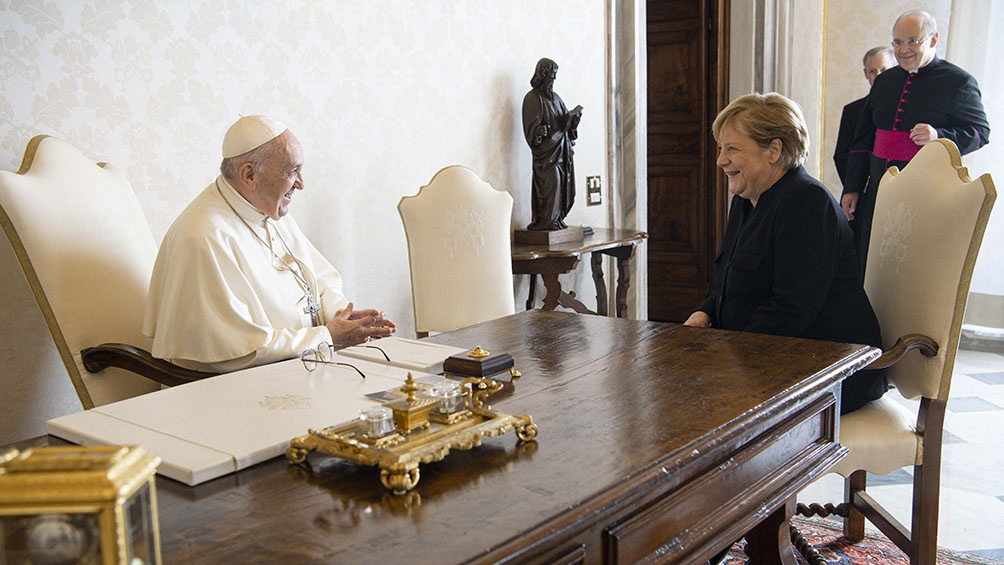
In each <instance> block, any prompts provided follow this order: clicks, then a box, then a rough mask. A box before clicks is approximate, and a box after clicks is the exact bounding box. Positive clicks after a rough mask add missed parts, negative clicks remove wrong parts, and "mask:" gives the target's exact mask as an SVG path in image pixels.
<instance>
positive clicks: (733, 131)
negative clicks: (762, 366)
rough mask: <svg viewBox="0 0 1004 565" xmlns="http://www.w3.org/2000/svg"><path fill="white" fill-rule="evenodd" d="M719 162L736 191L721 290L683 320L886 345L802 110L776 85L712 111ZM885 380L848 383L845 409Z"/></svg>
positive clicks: (869, 374) (879, 389)
mask: <svg viewBox="0 0 1004 565" xmlns="http://www.w3.org/2000/svg"><path fill="white" fill-rule="evenodd" d="M712 132H713V134H714V136H715V139H716V140H717V142H718V145H719V146H720V147H721V150H720V153H719V156H718V161H717V164H718V166H719V167H720V168H721V169H722V171H723V172H724V173H725V175H726V176H727V177H728V186H729V192H731V193H732V194H733V195H734V196H733V198H732V204H731V207H730V211H729V219H728V225H727V226H726V228H725V235H724V237H723V240H722V247H721V249H720V250H719V251H718V255H717V257H716V259H715V290H714V292H713V293H712V294H711V296H709V297H708V298H707V299H706V300H705V301H704V302H703V303H702V304H701V305H700V306H699V307H698V310H697V311H696V312H694V313H693V314H692V315H691V316H690V318H688V319H687V321H686V322H685V324H686V325H688V326H697V327H714V328H722V329H727V330H737V331H746V332H756V333H764V334H774V335H785V336H792V337H803V338H811V339H821V340H828V341H838V342H847V343H859V344H866V345H873V346H876V347H881V346H882V341H881V335H880V332H879V324H878V319H877V318H876V317H875V312H874V311H873V310H872V307H871V304H870V303H869V302H868V296H867V295H866V294H865V292H864V288H863V287H862V275H861V273H860V272H859V267H858V262H857V255H856V253H855V250H854V238H853V235H852V233H851V229H850V227H849V226H848V224H847V220H846V218H845V217H844V214H843V212H842V211H841V209H840V204H839V203H837V201H836V199H835V198H834V197H833V195H832V194H831V193H830V191H829V190H827V188H826V187H825V186H823V184H822V183H820V182H819V181H817V180H816V179H814V178H812V177H811V176H810V175H809V174H808V173H806V171H805V169H804V168H803V167H802V163H803V162H804V161H805V158H806V156H807V155H808V146H809V136H808V130H807V129H806V126H805V119H804V118H803V117H802V111H801V109H800V108H799V107H798V105H797V104H795V103H794V102H793V101H791V100H789V99H788V98H785V97H784V96H782V95H780V94H776V93H769V94H748V95H746V96H742V97H740V98H738V99H736V100H735V101H734V102H732V103H731V104H729V106H728V107H727V108H725V109H724V110H722V112H721V113H720V114H719V115H718V117H717V118H716V119H715V122H714V124H713V126H712ZM886 389H887V385H886V381H885V377H884V375H883V374H882V372H881V371H859V372H858V373H855V374H854V375H851V376H850V377H848V378H847V379H846V380H845V381H844V382H843V392H842V397H841V413H844V414H846V413H848V412H851V411H853V410H856V409H858V408H860V407H862V406H864V405H865V404H867V403H868V402H870V401H872V400H875V399H877V398H879V397H880V396H882V394H884V393H885V391H886Z"/></svg>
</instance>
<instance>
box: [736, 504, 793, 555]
mask: <svg viewBox="0 0 1004 565" xmlns="http://www.w3.org/2000/svg"><path fill="white" fill-rule="evenodd" d="M794 514H795V498H794V497H792V498H791V499H789V500H788V501H787V502H785V503H784V504H782V505H781V506H780V507H779V508H778V509H777V510H775V511H774V512H772V513H771V514H770V515H769V516H767V517H766V518H764V520H763V521H762V522H760V523H759V524H757V525H756V526H755V527H754V528H753V529H752V530H750V531H749V532H748V533H747V534H746V555H748V556H749V561H748V563H749V564H750V565H796V564H797V561H796V560H795V550H794V548H792V546H791V535H790V533H789V528H788V518H789V517H791V516H793V515H794Z"/></svg>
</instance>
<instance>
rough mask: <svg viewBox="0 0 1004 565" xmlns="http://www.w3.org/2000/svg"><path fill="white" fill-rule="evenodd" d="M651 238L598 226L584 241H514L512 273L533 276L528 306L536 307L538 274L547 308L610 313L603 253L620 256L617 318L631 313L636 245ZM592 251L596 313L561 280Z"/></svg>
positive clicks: (603, 314) (629, 231) (645, 234)
mask: <svg viewBox="0 0 1004 565" xmlns="http://www.w3.org/2000/svg"><path fill="white" fill-rule="evenodd" d="M646 237H648V234H647V233H645V232H638V231H632V230H611V229H603V228H597V229H595V230H594V232H593V234H592V235H588V236H586V237H585V239H584V240H583V241H580V242H570V243H560V244H557V245H550V246H548V245H526V244H513V246H512V272H513V274H515V275H530V296H529V298H528V299H527V302H526V309H527V310H530V309H531V308H533V301H534V290H535V287H536V280H537V277H536V275H540V276H541V278H542V279H544V288H545V289H546V290H547V294H546V295H545V296H544V307H543V309H544V310H554V309H555V308H556V307H557V306H558V305H561V306H564V307H565V308H571V309H573V310H575V311H576V312H579V313H580V314H600V315H601V316H606V315H607V284H606V278H605V277H604V275H603V256H604V255H609V256H611V257H614V258H616V259H617V304H616V308H617V317H618V318H623V317H625V316H626V314H627V291H628V288H629V287H630V286H631V271H630V269H629V267H630V262H631V256H632V255H633V254H634V248H635V247H636V246H637V245H638V244H639V243H641V241H642V240H644V239H645V238H646ZM586 253H590V254H591V255H592V260H591V262H590V266H591V267H592V272H593V282H594V284H595V285H596V312H593V311H592V310H590V309H589V308H587V307H586V305H585V304H583V303H582V302H580V301H579V300H578V299H576V298H575V293H574V292H565V291H563V290H562V289H561V284H560V283H559V282H558V275H562V274H564V273H568V272H570V271H572V270H573V269H575V268H576V267H577V266H578V265H579V259H580V258H581V257H582V255H584V254H586Z"/></svg>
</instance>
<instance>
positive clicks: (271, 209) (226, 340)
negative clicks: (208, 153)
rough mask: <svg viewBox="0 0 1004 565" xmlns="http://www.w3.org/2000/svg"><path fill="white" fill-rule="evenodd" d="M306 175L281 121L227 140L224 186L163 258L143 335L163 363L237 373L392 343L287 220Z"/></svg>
mask: <svg viewBox="0 0 1004 565" xmlns="http://www.w3.org/2000/svg"><path fill="white" fill-rule="evenodd" d="M302 166H303V148H302V147H301V145H300V142H299V140H297V138H296V136H294V135H293V134H292V133H291V132H290V131H289V129H287V128H286V126H285V125H283V124H282V123H280V122H278V121H276V120H274V119H271V118H268V117H266V116H244V117H242V118H240V119H239V120H237V122H236V123H234V124H233V125H232V126H231V127H230V129H229V130H227V133H226V136H225V137H224V138H223V162H222V163H221V165H220V172H221V174H220V176H219V177H217V178H216V180H215V181H213V182H212V183H210V185H209V186H207V187H206V189H205V190H203V191H202V193H201V194H199V195H198V196H197V197H196V198H195V200H193V201H192V203H191V204H189V205H188V207H187V208H185V210H184V211H183V212H182V213H181V215H179V216H178V218H177V219H176V220H175V221H174V224H172V225H171V228H170V229H169V230H168V232H167V234H166V235H165V236H164V241H163V242H162V243H161V246H160V252H159V253H158V255H157V262H156V264H155V265H154V269H153V275H152V277H151V279H150V293H149V298H148V302H147V308H146V318H145V320H144V324H143V333H145V334H146V335H148V336H150V337H152V338H153V351H152V353H153V355H154V356H155V357H158V358H161V359H167V360H169V361H171V362H173V363H175V364H177V365H180V366H182V367H187V368H189V369H196V370H201V371H211V372H229V371H235V370H238V369H244V368H247V367H251V366H255V365H261V364H264V363H271V362H273V361H279V360H282V359H289V358H292V357H296V356H298V355H299V354H300V352H301V351H303V350H304V349H307V348H312V347H317V346H318V345H319V344H321V343H322V342H327V343H331V344H334V345H336V346H348V345H355V344H358V343H362V342H364V341H367V340H369V339H372V338H379V337H386V336H389V335H391V334H392V333H394V330H395V329H396V327H395V325H394V322H392V321H390V320H389V319H387V318H386V317H385V315H384V314H383V313H382V312H380V311H378V310H372V309H367V310H354V309H353V307H352V303H351V302H349V301H348V300H347V299H346V298H345V296H344V295H343V294H342V279H341V276H340V275H339V274H338V271H336V270H335V268H334V267H332V266H331V264H330V263H329V262H328V261H327V260H326V259H325V258H324V257H322V256H321V254H320V253H319V252H318V251H317V249H315V248H314V246H313V245H312V244H311V243H310V241H308V240H307V238H306V236H304V234H303V232H301V231H300V228H299V227H298V226H297V225H296V222H295V221H294V220H293V218H292V217H291V216H288V215H287V211H288V207H289V203H290V201H291V199H292V197H293V194H294V193H295V192H296V191H297V190H303V184H304V183H303V176H302V175H301V168H302Z"/></svg>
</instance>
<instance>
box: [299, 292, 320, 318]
mask: <svg viewBox="0 0 1004 565" xmlns="http://www.w3.org/2000/svg"><path fill="white" fill-rule="evenodd" d="M320 310H321V305H320V304H318V303H317V302H315V301H314V293H312V292H310V291H309V290H308V291H307V305H306V306H304V307H303V313H304V314H310V325H312V326H318V325H320V323H319V322H318V319H317V313H318V312H319V311H320Z"/></svg>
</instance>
